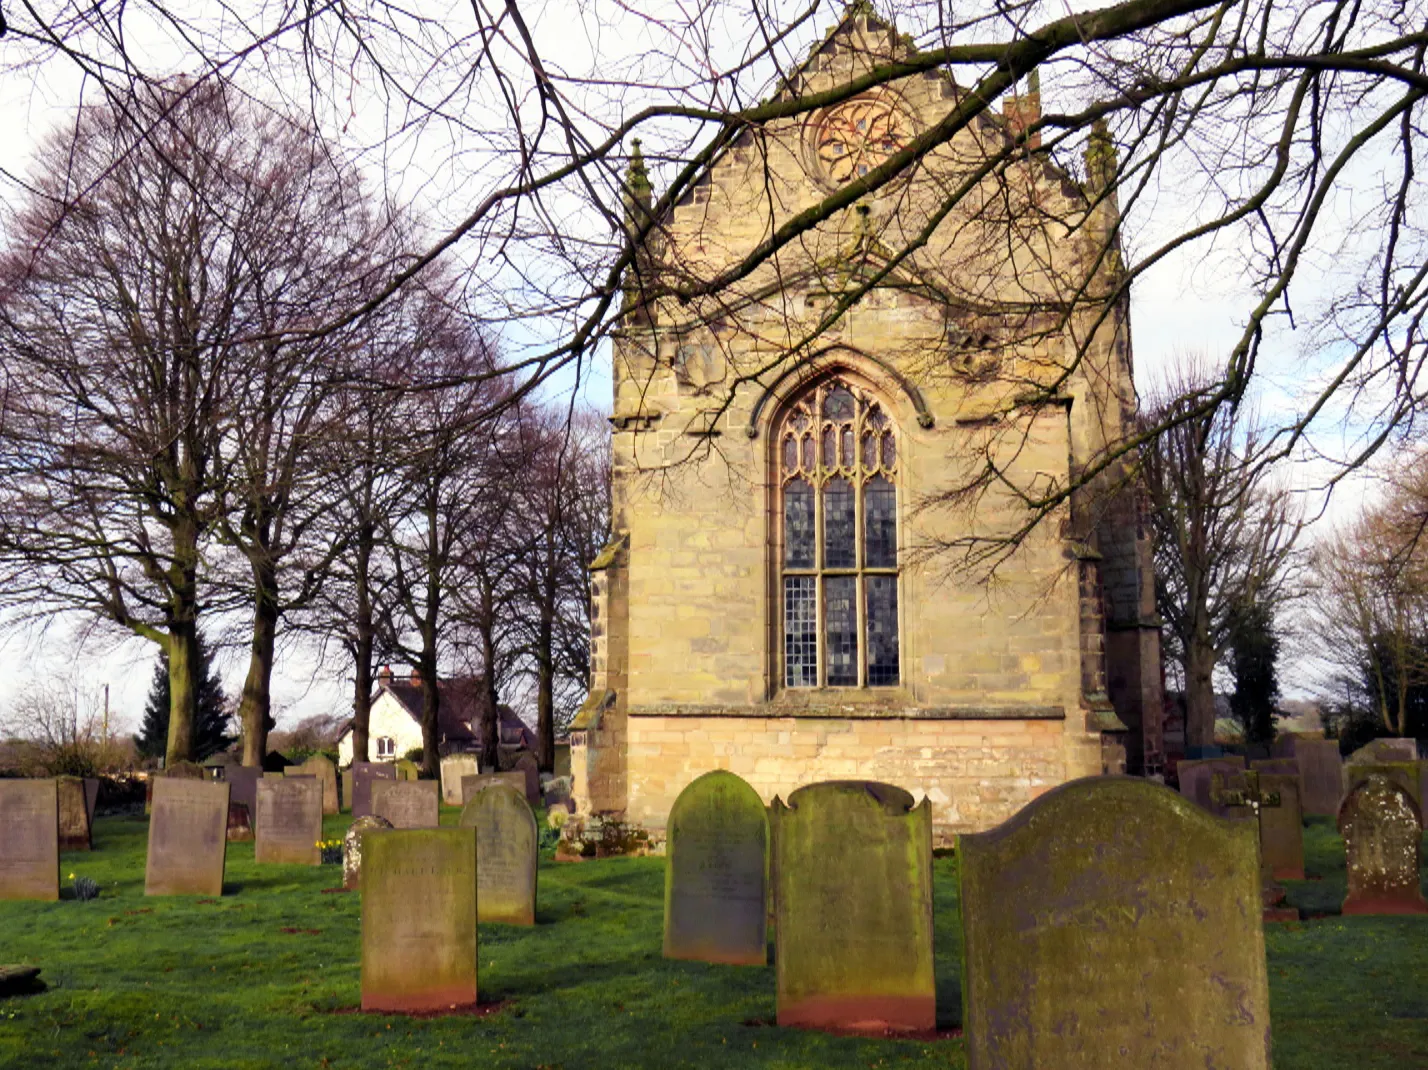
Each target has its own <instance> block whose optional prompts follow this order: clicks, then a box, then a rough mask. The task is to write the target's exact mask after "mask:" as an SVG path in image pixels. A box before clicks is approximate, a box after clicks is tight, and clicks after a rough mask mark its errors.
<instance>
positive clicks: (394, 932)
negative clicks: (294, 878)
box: [362, 781, 477, 1012]
mask: <svg viewBox="0 0 1428 1070" xmlns="http://www.w3.org/2000/svg"><path fill="white" fill-rule="evenodd" d="M427 783H431V784H432V786H433V787H435V786H436V785H435V782H434V781H428V782H427ZM362 853H363V856H364V857H363V859H362V1009H363V1010H364V1011H391V1012H422V1011H445V1010H455V1009H458V1008H464V1007H470V1006H472V1005H474V1004H475V1002H476V879H477V878H476V832H475V830H474V829H464V828H445V829H412V830H396V831H392V832H374V833H368V834H367V836H366V837H365V839H364V840H363V844H362Z"/></svg>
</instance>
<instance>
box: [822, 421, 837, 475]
mask: <svg viewBox="0 0 1428 1070" xmlns="http://www.w3.org/2000/svg"><path fill="white" fill-rule="evenodd" d="M836 435H837V432H836V431H834V430H833V428H831V427H825V428H824V429H823V464H824V467H826V468H837V467H838V458H837V457H836V456H834V454H833V446H834V439H835V436H836Z"/></svg>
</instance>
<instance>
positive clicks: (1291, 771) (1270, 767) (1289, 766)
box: [1249, 758, 1299, 777]
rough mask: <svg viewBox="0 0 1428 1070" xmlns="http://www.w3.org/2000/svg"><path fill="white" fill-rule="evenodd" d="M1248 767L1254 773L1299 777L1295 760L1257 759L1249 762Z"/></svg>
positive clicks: (1297, 764) (1297, 763)
mask: <svg viewBox="0 0 1428 1070" xmlns="http://www.w3.org/2000/svg"><path fill="white" fill-rule="evenodd" d="M1249 767H1250V769H1252V770H1253V771H1254V772H1256V773H1271V774H1273V775H1274V776H1295V777H1297V776H1298V775H1299V760H1298V759H1297V758H1259V759H1256V760H1255V761H1252V762H1250V763H1249Z"/></svg>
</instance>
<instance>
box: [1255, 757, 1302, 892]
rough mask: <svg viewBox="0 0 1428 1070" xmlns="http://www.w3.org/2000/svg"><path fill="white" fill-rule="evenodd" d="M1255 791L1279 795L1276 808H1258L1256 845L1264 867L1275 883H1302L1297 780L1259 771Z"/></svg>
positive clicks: (1293, 776)
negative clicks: (1261, 853)
mask: <svg viewBox="0 0 1428 1070" xmlns="http://www.w3.org/2000/svg"><path fill="white" fill-rule="evenodd" d="M1255 764H1256V765H1258V764H1261V763H1258V762H1257V763H1255ZM1264 764H1269V763H1264ZM1259 789H1260V791H1261V792H1269V793H1274V794H1277V795H1278V796H1279V805H1278V806H1262V807H1260V811H1259V844H1260V850H1261V851H1263V852H1264V865H1265V867H1266V868H1267V869H1268V870H1269V872H1270V874H1271V875H1272V876H1273V877H1274V879H1275V880H1281V881H1302V880H1303V879H1304V813H1303V811H1302V810H1301V809H1300V806H1299V777H1298V776H1297V775H1292V776H1286V775H1283V774H1277V773H1269V772H1261V773H1260V775H1259Z"/></svg>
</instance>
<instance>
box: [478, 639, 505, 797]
mask: <svg viewBox="0 0 1428 1070" xmlns="http://www.w3.org/2000/svg"><path fill="white" fill-rule="evenodd" d="M491 628H492V624H491V618H490V614H489V612H488V613H487V614H486V615H485V620H484V622H483V624H482V626H481V660H482V662H483V664H484V665H485V671H484V672H483V673H482V676H481V686H482V687H483V688H485V690H486V701H485V702H484V703H482V705H481V765H482V766H483V767H484V768H486V769H489V770H490V771H491V772H493V773H494V772H496V771H497V770H498V769H500V767H501V765H500V761H501V720H500V709H499V706H498V701H499V698H498V696H497V694H496V643H495V638H494V636H493V635H492V634H491Z"/></svg>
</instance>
